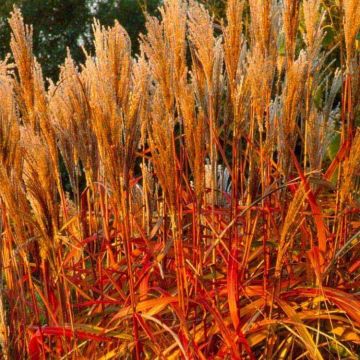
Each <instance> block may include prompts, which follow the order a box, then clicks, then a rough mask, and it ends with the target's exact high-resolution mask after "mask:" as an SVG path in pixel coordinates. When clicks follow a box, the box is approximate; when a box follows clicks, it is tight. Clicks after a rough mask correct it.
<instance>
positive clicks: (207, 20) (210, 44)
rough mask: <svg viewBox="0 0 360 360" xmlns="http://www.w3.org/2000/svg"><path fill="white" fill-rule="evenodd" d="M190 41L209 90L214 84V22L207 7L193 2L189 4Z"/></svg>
mask: <svg viewBox="0 0 360 360" xmlns="http://www.w3.org/2000/svg"><path fill="white" fill-rule="evenodd" d="M188 17H189V21H188V27H189V36H188V39H189V40H190V42H191V45H192V46H193V47H194V52H195V55H196V57H197V60H198V61H199V63H200V64H201V66H202V69H203V71H204V75H205V78H206V82H207V86H208V87H209V89H211V87H212V83H213V78H212V75H213V66H214V48H215V38H214V31H213V26H214V25H213V20H212V18H211V17H210V14H209V12H208V11H207V10H206V9H205V7H204V6H203V5H201V4H199V3H197V2H195V1H193V0H191V1H190V2H189V11H188Z"/></svg>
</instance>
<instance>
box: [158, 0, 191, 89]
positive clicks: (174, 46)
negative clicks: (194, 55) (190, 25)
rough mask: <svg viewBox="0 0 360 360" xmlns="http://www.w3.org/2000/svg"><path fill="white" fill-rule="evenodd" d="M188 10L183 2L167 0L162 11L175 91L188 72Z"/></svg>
mask: <svg viewBox="0 0 360 360" xmlns="http://www.w3.org/2000/svg"><path fill="white" fill-rule="evenodd" d="M186 8H187V4H186V2H185V1H183V0H166V1H165V2H164V6H163V7H162V8H161V9H160V13H161V15H162V19H163V26H164V36H165V39H166V44H167V47H168V56H169V58H170V60H171V68H172V76H173V77H174V79H173V83H174V85H175V90H176V88H177V86H178V84H179V83H180V81H181V79H182V78H183V77H184V76H186V72H187V70H186Z"/></svg>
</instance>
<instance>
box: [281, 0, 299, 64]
mask: <svg viewBox="0 0 360 360" xmlns="http://www.w3.org/2000/svg"><path fill="white" fill-rule="evenodd" d="M299 7H300V0H284V1H283V21H284V33H285V44H286V56H287V61H288V66H289V65H290V64H291V63H292V62H293V61H294V57H295V47H296V35H297V29H298V21H299Z"/></svg>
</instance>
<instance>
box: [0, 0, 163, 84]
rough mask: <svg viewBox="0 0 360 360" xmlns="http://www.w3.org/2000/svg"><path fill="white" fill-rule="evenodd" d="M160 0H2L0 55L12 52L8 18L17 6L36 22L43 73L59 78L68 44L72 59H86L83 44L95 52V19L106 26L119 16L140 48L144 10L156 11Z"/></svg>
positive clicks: (28, 19) (36, 44) (37, 50)
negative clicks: (93, 32)
mask: <svg viewBox="0 0 360 360" xmlns="http://www.w3.org/2000/svg"><path fill="white" fill-rule="evenodd" d="M158 4H159V0H145V1H143V0H109V1H102V0H100V1H98V0H66V1H63V0H3V1H1V2H0V58H4V57H5V55H6V54H7V53H8V52H10V48H9V43H10V27H9V26H8V23H7V19H8V17H9V14H10V11H11V10H12V8H13V6H14V5H17V6H18V7H19V8H20V9H21V11H22V14H23V16H24V19H25V21H26V22H27V23H29V24H34V25H35V26H34V38H33V39H34V44H33V49H34V54H35V56H36V57H37V59H38V61H39V62H40V64H41V65H42V69H43V72H44V76H45V77H46V78H47V77H49V78H51V79H53V80H57V78H58V74H59V66H60V65H61V64H62V63H63V61H64V59H65V57H66V48H67V47H69V49H70V51H71V54H72V56H73V58H74V59H75V60H76V61H77V62H83V61H84V59H85V57H84V54H83V51H82V49H81V48H80V45H83V46H85V48H86V49H87V50H88V51H93V42H92V39H91V24H92V21H93V18H94V17H95V18H97V19H99V20H100V21H101V22H102V23H103V24H104V25H111V24H113V22H114V20H115V19H117V20H119V21H120V22H121V24H122V25H123V26H124V27H125V29H127V31H128V33H129V36H130V38H131V40H132V44H133V52H137V51H138V41H137V38H138V35H139V33H140V32H143V31H144V30H145V17H144V11H147V12H149V13H150V14H154V12H155V10H156V7H157V5H158Z"/></svg>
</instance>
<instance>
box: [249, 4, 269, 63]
mask: <svg viewBox="0 0 360 360" xmlns="http://www.w3.org/2000/svg"><path fill="white" fill-rule="evenodd" d="M249 4H250V12H251V33H252V36H253V39H252V43H253V45H252V46H253V47H254V46H257V47H259V49H260V51H261V53H262V54H263V56H267V55H269V51H270V46H271V32H272V29H271V28H272V23H271V15H272V12H271V10H272V0H250V1H249Z"/></svg>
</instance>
